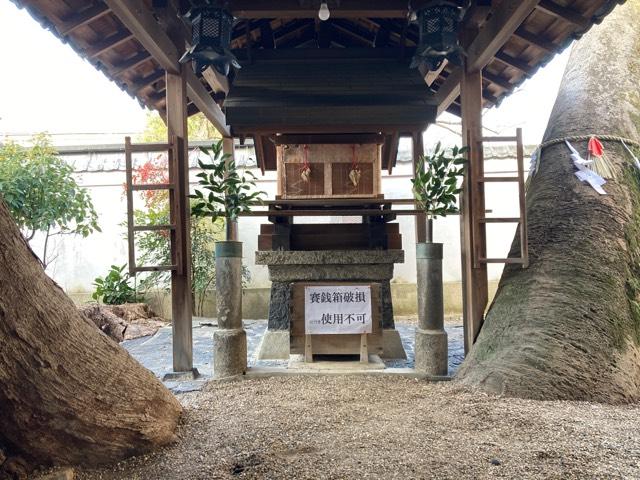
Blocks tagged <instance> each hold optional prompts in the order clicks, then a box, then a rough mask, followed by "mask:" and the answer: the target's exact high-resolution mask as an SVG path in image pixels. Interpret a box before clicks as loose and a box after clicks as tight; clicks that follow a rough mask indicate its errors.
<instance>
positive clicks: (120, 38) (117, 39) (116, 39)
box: [87, 30, 133, 58]
mask: <svg viewBox="0 0 640 480" xmlns="http://www.w3.org/2000/svg"><path fill="white" fill-rule="evenodd" d="M132 38H133V34H131V33H129V32H127V31H126V30H122V31H120V32H116V33H114V34H113V35H110V36H108V37H107V38H105V39H104V40H103V41H101V42H98V43H96V44H95V45H93V46H91V47H90V48H89V49H87V58H95V57H98V56H100V55H102V54H103V53H105V52H108V51H109V50H111V49H112V48H115V47H117V46H118V45H122V44H123V43H124V42H128V41H129V40H131V39H132Z"/></svg>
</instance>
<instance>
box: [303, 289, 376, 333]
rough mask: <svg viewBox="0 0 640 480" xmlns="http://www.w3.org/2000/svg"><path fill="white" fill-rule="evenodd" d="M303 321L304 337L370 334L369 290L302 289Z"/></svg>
mask: <svg viewBox="0 0 640 480" xmlns="http://www.w3.org/2000/svg"><path fill="white" fill-rule="evenodd" d="M304 321H305V333H306V334H307V335H327V334H330V335H331V334H362V333H371V325H372V324H373V322H372V320H371V287H370V286H368V285H363V286H360V285H357V286H353V285H325V286H314V287H305V289H304Z"/></svg>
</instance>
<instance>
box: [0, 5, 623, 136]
mask: <svg viewBox="0 0 640 480" xmlns="http://www.w3.org/2000/svg"><path fill="white" fill-rule="evenodd" d="M12 1H13V2H14V3H15V4H17V5H18V6H19V7H24V8H26V9H27V10H28V11H29V13H30V14H31V15H32V16H33V17H34V18H35V19H36V20H37V21H38V22H40V24H41V25H42V26H43V27H44V28H46V29H48V30H50V31H51V32H52V33H54V34H55V35H56V36H58V37H59V38H60V39H61V40H62V41H63V42H65V43H67V44H69V46H71V47H72V48H73V49H74V50H75V51H76V52H77V53H78V54H79V55H80V56H82V57H83V58H86V59H87V61H89V62H90V63H91V64H93V65H94V66H95V68H97V69H98V70H100V71H102V72H103V73H104V74H105V75H106V76H107V77H108V78H109V79H111V80H112V81H114V82H115V83H116V84H117V85H118V86H120V87H121V88H122V89H123V90H124V91H126V92H127V93H129V94H130V95H131V96H133V97H134V98H137V99H138V101H139V102H140V104H141V105H143V106H145V107H148V108H150V109H155V110H158V111H160V113H161V114H163V115H164V114H166V112H165V111H164V110H165V99H164V91H165V87H166V86H165V81H164V79H163V78H162V76H161V74H160V73H159V72H161V71H163V70H165V69H166V68H167V65H166V58H165V59H164V61H163V58H160V57H163V55H162V49H160V50H156V51H153V50H154V49H153V48H150V47H149V39H148V38H146V37H147V35H146V34H147V33H148V32H147V31H146V29H149V28H150V29H152V30H153V31H154V32H156V33H157V32H160V33H161V34H162V35H164V36H165V37H166V36H167V32H168V30H169V27H170V26H169V25H168V24H167V22H166V20H167V18H169V19H175V18H177V16H176V15H177V14H178V13H184V10H186V9H187V8H188V7H189V3H190V2H184V1H180V2H178V1H177V0H168V4H169V7H165V8H161V9H156V10H154V9H153V7H152V2H151V0H119V1H115V0H106V1H102V0H12ZM407 3H408V2H407V1H406V0H366V1H365V0H341V2H340V7H339V8H332V12H331V19H330V20H329V21H327V22H319V21H317V18H316V14H317V12H316V10H315V9H314V8H311V7H309V6H305V5H308V2H301V1H300V0H281V1H278V2H270V1H264V0H229V4H230V9H231V10H232V12H233V13H234V14H236V15H238V16H239V17H240V19H239V21H238V23H237V25H236V26H235V28H234V33H233V45H232V47H233V48H235V49H243V48H244V49H247V50H248V51H249V52H251V51H254V52H256V51H258V50H273V51H274V54H275V55H277V54H278V50H280V51H282V50H285V49H297V48H311V49H317V48H318V47H322V48H326V49H330V50H333V49H336V50H337V49H342V50H349V49H352V48H360V49H361V48H369V49H371V50H376V49H378V48H392V49H393V48H395V49H399V50H400V51H403V54H404V55H405V56H406V55H409V54H410V53H409V52H410V49H411V47H414V46H415V44H416V42H417V40H418V33H417V29H416V27H415V25H408V24H407V20H406V16H407V11H406V8H407ZM524 3H526V4H528V5H531V7H530V9H529V11H527V10H524V11H517V10H518V8H520V9H521V10H522V4H524ZM619 3H624V2H623V0H541V1H535V2H526V0H525V1H524V2H516V1H515V0H494V1H492V2H491V1H487V0H477V2H475V4H474V5H473V7H472V8H471V9H470V10H469V15H468V18H467V19H466V26H467V27H468V31H470V32H473V31H474V30H475V31H477V32H478V33H477V34H476V35H472V37H475V39H476V40H477V39H479V38H480V37H481V36H482V34H483V29H485V31H486V32H489V30H487V29H490V28H492V29H495V32H497V34H496V35H494V36H491V35H485V36H488V37H491V38H489V39H487V40H483V41H482V42H477V44H476V45H475V46H474V48H477V49H479V50H478V51H476V52H475V54H474V58H475V59H476V60H477V61H478V62H479V65H480V67H481V68H482V69H483V72H484V73H485V75H484V79H483V87H484V88H483V98H484V106H485V107H490V106H493V105H497V104H499V103H500V102H501V101H502V100H503V99H504V98H505V97H506V96H508V95H509V94H510V93H511V92H513V91H514V90H515V89H516V88H517V86H518V85H519V84H520V83H522V82H523V81H524V80H526V79H527V78H529V77H531V76H532V75H534V74H535V72H536V71H537V70H538V69H539V68H540V67H541V66H543V65H545V64H546V63H548V62H549V61H550V60H551V59H552V58H553V56H554V55H555V54H557V53H559V52H560V51H562V50H563V49H564V48H566V46H567V45H568V44H569V43H570V42H571V41H572V40H574V39H576V38H579V37H580V36H581V35H583V34H584V33H585V32H586V31H587V30H588V29H589V28H590V27H591V26H593V25H594V24H596V23H599V22H600V21H601V20H602V19H603V18H604V17H605V16H606V15H607V14H608V13H609V12H610V11H611V10H612V9H613V8H614V7H615V5H617V4H619ZM114 5H117V6H118V8H121V9H125V10H126V9H128V11H129V12H142V13H143V14H144V17H145V19H146V23H145V22H142V23H139V24H136V25H133V26H132V25H131V18H123V14H122V11H118V12H116V11H114V8H110V7H114ZM168 8H169V9H171V8H172V9H173V10H168ZM512 11H513V12H514V13H513V17H512V18H509V16H510V15H511V13H510V12H512ZM505 12H507V13H505ZM501 16H505V17H506V18H500V17H501ZM247 17H251V18H247ZM520 17H522V19H521V20H520ZM514 19H516V20H517V21H514ZM497 20H500V22H498V21H497ZM172 28H173V30H175V25H174V26H173V27H172ZM178 30H185V26H184V25H182V26H181V27H180V28H178ZM171 33H172V36H173V38H175V36H176V35H177V33H176V32H175V31H173V32H171ZM184 33H185V32H184V31H181V32H178V34H182V35H184ZM187 33H188V32H187ZM491 42H493V43H491ZM496 42H497V43H496ZM177 43H179V41H178V42H176V41H174V47H173V48H177V47H175V45H176V44H177ZM468 43H469V44H473V38H472V39H471V41H470V42H468ZM376 47H377V48H376ZM483 49H485V50H483ZM180 50H181V49H177V50H176V51H175V52H174V53H173V55H174V56H175V55H176V54H180V55H181V54H182V51H180ZM159 52H160V53H159ZM487 52H488V58H487V59H485V58H484V56H486V55H485V54H487ZM483 55H484V56H483ZM170 60H172V61H173V59H170ZM410 73H411V72H409V73H408V74H410ZM427 73H428V72H423V74H424V76H425V78H428V83H429V85H430V88H431V90H432V92H433V94H434V95H435V96H436V97H435V98H436V99H437V100H438V101H439V102H440V105H439V108H438V113H440V112H442V111H445V110H448V111H450V112H452V113H454V114H459V113H460V105H459V99H458V87H457V85H458V83H459V77H458V73H457V68H456V67H455V66H451V65H447V66H446V68H444V69H442V71H440V72H438V73H437V75H433V74H431V75H427ZM213 75H214V76H215V73H214V74H213ZM226 81H227V79H220V78H217V79H216V78H208V79H205V78H201V79H195V78H193V79H191V81H190V84H189V87H190V93H191V95H190V104H189V108H188V111H189V113H190V114H193V113H196V112H198V111H202V110H203V109H204V110H205V113H206V114H207V115H208V116H209V117H210V118H214V119H217V121H218V122H223V120H224V116H220V115H219V113H218V111H219V110H220V109H219V107H220V106H221V105H223V102H224V98H225V96H226V93H227V92H226V91H224V83H225V82H226ZM372 81H375V79H372ZM196 82H197V83H198V85H196V84H195V83H196ZM229 82H230V83H231V84H233V77H232V78H230V79H229ZM212 85H213V87H212ZM207 97H209V98H207ZM216 109H217V110H216ZM224 126H225V125H223V124H222V127H224Z"/></svg>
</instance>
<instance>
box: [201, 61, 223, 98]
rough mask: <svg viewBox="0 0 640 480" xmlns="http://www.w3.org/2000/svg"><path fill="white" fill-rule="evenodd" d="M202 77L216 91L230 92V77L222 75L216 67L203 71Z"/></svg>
mask: <svg viewBox="0 0 640 480" xmlns="http://www.w3.org/2000/svg"><path fill="white" fill-rule="evenodd" d="M202 78H204V79H205V81H206V82H207V83H208V84H209V86H210V87H211V89H212V90H213V91H214V92H216V93H218V92H223V93H225V94H227V93H229V79H228V78H227V77H225V76H224V75H221V74H220V72H218V71H217V70H216V69H215V68H213V67H208V68H207V69H206V70H205V71H204V72H202Z"/></svg>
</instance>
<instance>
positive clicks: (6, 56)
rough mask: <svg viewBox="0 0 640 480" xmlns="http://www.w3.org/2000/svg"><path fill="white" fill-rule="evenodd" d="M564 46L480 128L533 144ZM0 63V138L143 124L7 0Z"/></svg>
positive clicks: (0, 24) (0, 3) (0, 12)
mask: <svg viewBox="0 0 640 480" xmlns="http://www.w3.org/2000/svg"><path fill="white" fill-rule="evenodd" d="M568 50H569V49H567V51H565V52H564V53H563V54H561V55H559V56H557V57H556V58H555V59H554V60H552V61H551V62H550V63H549V64H548V65H547V66H546V67H545V68H543V69H541V70H539V71H538V73H537V74H536V75H535V76H534V77H533V78H532V79H531V80H528V81H527V82H526V83H525V84H524V85H523V86H522V87H521V88H520V89H519V90H518V91H517V92H516V93H514V94H512V95H511V96H510V97H509V98H507V99H506V100H505V101H504V102H503V103H502V105H501V106H500V107H499V108H494V109H490V110H488V111H487V112H485V115H484V124H485V126H486V127H488V128H490V129H492V130H494V131H496V132H497V133H499V134H505V135H506V134H513V130H514V129H515V128H516V127H522V128H523V133H524V140H525V143H527V144H534V143H539V142H540V140H541V138H542V135H543V133H544V130H545V128H546V124H547V120H548V118H549V114H550V113H551V108H552V107H553V103H554V100H555V93H556V92H557V90H558V86H559V83H560V80H561V78H562V73H563V71H564V68H565V65H566V62H567V59H568ZM0 66H1V67H0V138H3V137H5V136H13V135H29V134H32V133H37V132H43V131H46V132H49V133H52V134H54V135H55V134H95V133H98V134H113V136H114V138H116V137H117V135H118V134H124V133H137V132H141V131H142V130H143V129H144V125H145V117H146V113H145V110H144V109H143V108H141V107H140V105H139V104H138V102H137V101H136V100H134V99H132V98H131V97H129V96H128V95H127V94H126V93H125V92H123V91H122V90H120V89H119V88H118V87H117V86H116V85H115V84H114V83H113V82H111V81H109V80H108V79H107V78H106V77H105V76H104V75H103V74H102V73H100V72H98V71H97V70H96V69H95V68H94V67H93V66H92V65H91V64H89V63H88V62H86V61H84V60H83V59H81V58H80V57H79V56H78V55H77V54H76V53H75V52H74V51H73V50H72V49H71V47H69V46H68V45H65V44H63V43H62V42H60V40H58V38H57V37H55V36H54V35H53V34H52V33H51V32H48V31H46V30H44V29H43V28H42V27H41V26H40V25H39V24H38V23H37V22H36V21H35V20H33V19H32V18H31V16H30V15H29V14H28V13H27V12H26V11H24V10H19V9H18V8H17V7H16V6H15V5H14V4H13V3H12V2H10V1H9V0H0ZM441 120H444V121H455V120H456V118H455V117H453V116H449V117H446V116H442V117H441ZM56 136H57V135H56ZM93 137H95V136H93ZM54 138H56V137H54ZM78 138H89V136H88V135H87V136H84V137H82V136H80V135H78ZM428 139H429V134H427V140H428ZM75 143H78V142H75ZM102 143H103V142H102Z"/></svg>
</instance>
